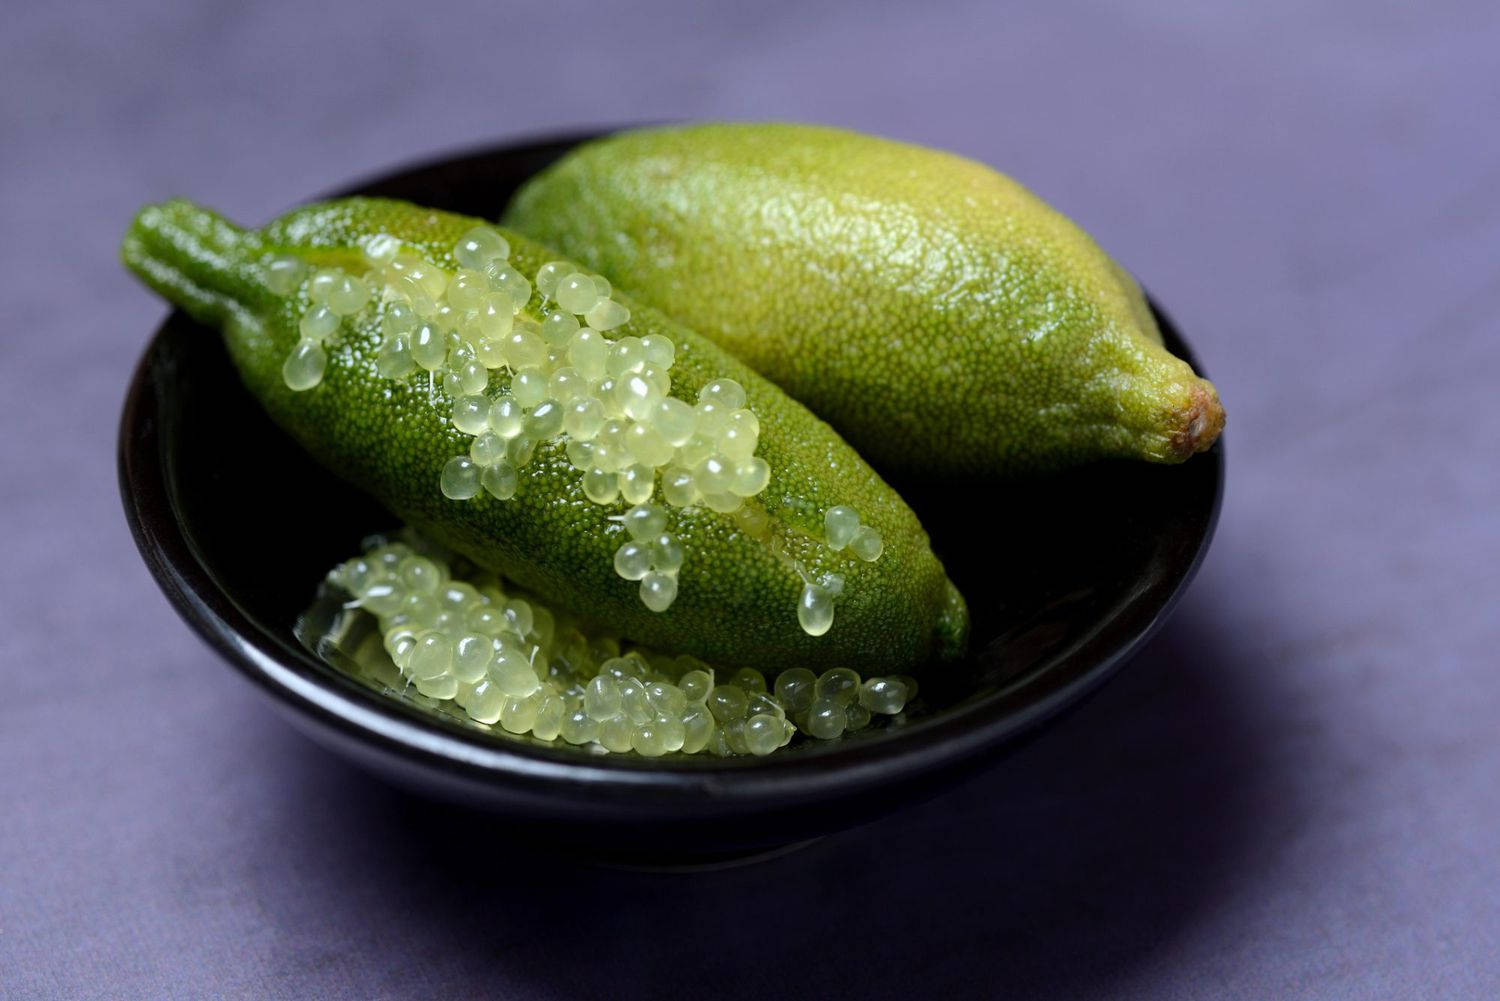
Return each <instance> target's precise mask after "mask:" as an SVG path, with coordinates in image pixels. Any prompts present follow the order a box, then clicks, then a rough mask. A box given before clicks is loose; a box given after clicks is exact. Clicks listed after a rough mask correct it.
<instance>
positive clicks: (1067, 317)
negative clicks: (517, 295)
mask: <svg viewBox="0 0 1500 1001" xmlns="http://www.w3.org/2000/svg"><path fill="white" fill-rule="evenodd" d="M505 221H506V223H507V224H508V225H510V226H513V227H514V228H516V229H519V230H521V231H522V232H525V233H528V234H530V235H531V236H534V237H536V238H537V239H539V240H542V241H544V242H546V243H549V244H551V245H552V246H555V247H557V248H559V249H560V250H562V251H564V252H565V253H568V254H570V255H572V256H573V257H575V258H576V259H578V260H579V261H581V262H583V263H585V264H587V265H588V266H590V267H592V268H596V269H598V270H599V271H601V272H603V273H604V274H605V275H607V276H609V277H610V278H611V279H613V280H614V281H617V282H619V283H620V284H621V285H622V286H623V287H625V288H626V289H628V290H629V291H630V292H631V294H632V295H634V296H636V297H637V298H638V299H639V300H640V301H643V302H647V303H650V304H651V305H654V306H656V307H657V308H659V309H662V310H664V311H666V312H668V313H670V314H671V315H673V316H674V317H676V318H677V319H679V320H681V321H683V322H684V323H686V324H687V325H689V326H691V327H692V328H694V329H695V330H697V331H698V332H700V333H702V334H703V335H705V336H707V337H710V338H712V339H713V340H714V341H715V342H717V343H718V344H719V345H721V346H723V347H725V348H727V349H729V350H730V351H731V352H733V353H734V354H735V355H737V356H738V357H740V358H742V359H744V360H745V361H746V362H747V363H748V364H749V365H750V366H751V367H753V368H754V369H756V371H758V372H760V373H761V374H763V375H765V376H766V377H767V378H769V379H771V380H772V381H773V382H775V383H777V384H778V385H779V386H781V387H782V388H783V389H785V390H786V391H787V392H788V393H790V394H791V395H792V396H794V397H796V398H797V399H798V400H800V401H802V402H803V403H805V404H807V405H808V406H809V407H811V408H812V409H813V410H814V411H816V412H817V413H818V414H819V415H820V416H822V417H823V418H824V419H825V420H827V421H829V422H830V423H831V424H833V425H834V427H836V428H837V429H838V430H839V431H840V433H841V434H843V435H844V436H845V437H846V438H847V439H848V440H849V441H850V442H851V443H853V444H854V445H855V447H857V448H858V449H859V450H860V453H861V454H862V455H864V456H865V457H866V458H868V459H870V460H871V461H872V462H873V463H875V465H876V466H877V467H879V468H882V469H887V470H892V471H915V472H924V473H940V474H966V475H975V474H977V475H981V476H987V475H997V474H999V475H1004V474H1014V473H1023V472H1034V471H1041V470H1048V469H1055V468H1059V467H1062V466H1067V465H1071V464H1076V463H1081V462H1087V461H1090V460H1094V459H1101V458H1118V457H1124V458H1139V459H1147V460H1151V461H1155V462H1178V461H1181V460H1183V459H1185V458H1187V457H1188V456H1190V455H1192V454H1193V453H1194V452H1197V451H1202V450H1204V449H1206V448H1208V447H1209V446H1210V445H1211V444H1212V443H1213V441H1214V440H1215V439H1216V438H1217V436H1218V434H1219V431H1220V430H1221V428H1222V427H1223V423H1224V411H1223V408H1222V406H1221V405H1220V403H1219V399H1218V394H1217V392H1216V391H1215V390H1214V387H1213V386H1212V385H1211V384H1210V383H1209V382H1207V381H1206V380H1204V379H1202V378H1199V377H1198V376H1197V375H1195V374H1194V373H1193V371H1192V369H1191V368H1190V367H1189V366H1188V365H1187V364H1186V363H1185V362H1183V361H1182V360H1181V359H1178V358H1176V357H1174V356H1173V355H1171V354H1170V353H1169V352H1168V351H1166V349H1165V348H1163V347H1162V344H1161V336H1160V333H1159V332H1158V330H1157V328H1156V324H1155V322H1154V320H1153V319H1152V315H1151V311H1150V309H1149V308H1148V307H1147V305H1146V302H1145V300H1144V298H1143V296H1142V295H1141V292H1140V289H1139V288H1138V287H1137V286H1136V284H1135V282H1134V281H1133V280H1132V279H1131V278H1130V276H1129V275H1127V274H1126V273H1125V272H1124V271H1123V270H1122V269H1121V268H1120V267H1119V266H1117V265H1116V264H1115V263H1114V262H1113V261H1112V260H1111V259H1110V258H1109V257H1108V256H1107V255H1106V254H1105V253H1104V252H1103V251H1102V250H1100V249H1099V247H1098V246H1097V245H1096V244H1095V243H1094V241H1093V240H1091V239H1090V238H1089V237H1088V236H1087V235H1086V234H1085V233H1084V232H1083V231H1082V230H1080V229H1079V228H1078V227H1077V226H1075V225H1074V224H1073V223H1071V222H1070V221H1069V220H1067V219H1066V218H1064V217H1063V216H1062V215H1061V214H1059V213H1058V212H1056V211H1054V210H1053V209H1051V208H1050V207H1048V206H1047V205H1046V204H1044V203H1043V202H1042V201H1041V200H1040V199H1038V198H1036V197H1035V196H1034V195H1032V194H1031V193H1030V192H1028V191H1027V190H1026V189H1025V188H1023V187H1021V186H1020V185H1019V184H1017V183H1015V182H1014V181H1012V180H1010V179H1009V178H1007V177H1005V176H1003V175H1001V174H999V173H997V172H995V171H994V170H991V169H990V168H988V167H985V166H983V165H981V164H978V163H974V162H972V161H969V160H965V159H963V158H961V157H957V156H953V155H951V154H947V153H942V152H937V151H934V150H929V149H924V148H921V147H917V146H911V145H906V144H902V143H896V142H890V141H887V140H883V139H877V138H874V137H871V136H865V135H859V134H856V133H852V132H845V131H840V130H837V129H829V128H820V127H814V126H805V125H785V124H737V125H695V126H689V127H678V128H658V129H646V130H640V131H633V132H625V133H621V134H618V135H615V136H611V137H608V138H605V139H602V140H599V141H596V142H592V143H588V144H586V145H584V146H582V147H580V148H579V149H577V150H575V151H574V152H572V153H571V154H569V155H568V156H566V157H565V158H563V160H561V161H560V162H559V163H557V164H556V165H554V166H553V167H551V168H550V169H549V170H547V171H545V172H543V173H542V174H541V175H539V176H538V177H537V178H535V179H533V180H532V181H531V182H530V183H529V184H528V185H527V186H526V187H524V188H523V189H522V190H521V192H520V193H519V194H518V195H517V197H516V198H515V200H514V202H513V203H512V205H511V206H510V208H509V211H508V212H507V214H506V216H505Z"/></svg>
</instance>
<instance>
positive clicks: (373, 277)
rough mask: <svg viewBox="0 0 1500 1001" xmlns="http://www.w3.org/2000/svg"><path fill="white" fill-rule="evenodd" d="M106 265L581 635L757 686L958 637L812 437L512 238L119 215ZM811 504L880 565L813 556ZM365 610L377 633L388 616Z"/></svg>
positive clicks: (866, 487) (168, 207)
mask: <svg viewBox="0 0 1500 1001" xmlns="http://www.w3.org/2000/svg"><path fill="white" fill-rule="evenodd" d="M122 256H123V258H124V261H125V263H126V264H127V265H128V266H129V267H130V268H131V269H132V270H134V271H135V272H136V273H137V274H138V275H139V276H140V277H141V278H142V279H144V280H145V281H146V282H147V283H148V284H149V285H151V286H152V287H153V288H155V289H156V290H157V291H159V292H161V293H162V294H163V295H164V296H166V297H167V298H168V299H170V300H171V301H173V302H175V303H177V304H178V305H180V306H182V307H183V308H184V309H186V310H187V311H188V312H189V313H190V314H192V315H193V316H194V317H195V318H196V319H198V320H199V321H201V322H203V323H206V324H210V325H215V326H220V327H222V328H223V332H224V340H225V344H226V345H227V347H228V350H229V354H230V356H231V358H232V359H233V361H234V363H235V365H236V366H237V368H238V369H239V372H240V375H241V377H242V379H243V381H244V383H245V385H246V386H247V387H248V388H249V390H250V391H251V393H252V394H253V395H254V396H255V397H256V398H257V399H258V400H259V401H260V403H261V404H262V405H263V407H264V408H265V410H266V412H267V413H268V414H269V415H270V416H271V417H272V418H273V419H274V420H275V421H276V422H277V423H278V424H280V425H281V426H282V427H283V428H284V429H286V430H287V431H288V432H289V433H290V434H291V436H292V437H293V438H295V439H296V440H297V441H298V442H300V443H301V445H302V446H303V447H305V448H306V449H307V450H308V451H309V452H310V453H311V454H312V455H313V456H315V457H316V458H317V459H319V460H320V461H321V462H323V463H324V464H325V465H326V466H328V467H329V468H331V469H332V470H334V471H335V472H337V473H339V474H341V475H342V476H344V477H345V478H347V479H348V480H350V481H351V482H353V483H354V484H356V485H357V486H359V487H361V488H363V489H364V490H366V491H368V492H369V493H371V494H372V495H374V496H375V497H377V498H378V499H379V500H381V501H382V502H383V503H384V504H385V505H386V506H387V507H388V508H389V509H390V510H391V511H392V512H393V513H394V514H396V515H397V516H399V517H400V518H401V519H402V520H404V521H407V522H409V523H410V524H412V525H414V526H417V527H418V528H420V529H421V530H422V531H423V532H424V533H426V534H427V535H429V536H430V537H432V538H434V539H435V540H436V541H438V542H440V543H442V544H444V545H446V546H448V547H450V548H451V549H453V550H454V551H457V552H459V553H461V554H463V555H465V556H467V557H469V558H470V559H472V560H473V561H474V562H475V563H477V564H479V565H480V566H482V567H486V568H488V569H490V570H492V571H495V572H497V573H503V574H504V575H506V576H507V577H508V578H510V579H511V580H514V581H516V582H517V583H518V584H519V585H521V586H523V587H525V588H527V589H528V590H530V591H532V592H534V593H536V594H537V595H539V596H541V597H543V598H545V599H546V600H548V601H552V602H555V603H557V604H558V605H559V606H561V607H564V608H566V609H569V610H570V611H572V612H573V613H574V614H577V615H579V616H581V617H582V618H583V619H584V620H585V621H592V622H596V623H604V624H607V625H608V626H609V628H610V629H611V630H613V631H614V632H615V633H616V634H618V635H624V636H626V637H629V638H630V639H633V640H635V641H637V642H640V643H646V644H650V645H652V646H654V647H657V648H660V649H664V650H669V651H681V652H687V653H691V654H694V655H696V656H700V657H704V658H707V659H710V660H713V661H714V662H715V663H718V664H723V665H726V666H745V667H757V668H762V669H773V670H774V669H780V668H781V667H784V666H787V665H788V664H789V663H790V664H794V665H795V664H806V665H809V666H814V667H818V666H824V667H827V666H837V665H840V664H847V663H858V664H860V665H861V668H862V669H864V670H869V671H871V672H875V671H876V670H879V669H889V670H894V669H898V668H901V667H904V666H908V665H911V664H915V663H917V662H920V661H923V660H925V659H927V658H929V657H933V656H939V657H942V656H952V655H954V654H955V653H956V652H957V651H958V650H959V649H960V648H961V646H962V644H963V639H964V632H965V630H966V626H967V618H966V613H965V611H964V608H963V603H962V599H961V598H959V596H958V594H957V592H956V590H955V589H954V588H953V586H952V585H951V584H950V583H949V581H948V579H947V576H946V575H945V573H944V571H943V568H942V565H941V564H940V563H939V562H938V560H937V558H936V557H935V556H934V555H933V553H932V551H931V549H930V548H929V546H928V541H927V536H926V533H925V532H924V531H923V530H922V527H921V525H920V524H919V522H918V521H917V518H916V516H915V515H914V514H913V513H912V511H911V510H910V509H909V508H908V507H907V506H906V505H905V504H904V503H903V502H902V501H901V499H900V497H898V496H897V495H896V493H895V492H894V491H893V490H892V489H891V488H890V487H889V486H887V485H886V484H885V483H884V482H883V481H882V480H881V479H880V477H879V476H878V475H877V474H876V473H875V472H874V471H872V470H871V469H870V467H869V466H868V465H866V464H865V463H864V462H863V461H862V460H861V459H860V457H859V456H858V455H856V454H855V452H854V451H853V449H852V448H850V446H849V445H847V444H846V443H845V442H844V441H843V440H842V439H840V438H839V437H838V435H837V434H836V433H834V432H833V431H832V429H830V428H829V427H828V426H827V425H826V424H824V423H823V422H822V421H820V420H819V419H818V418H816V417H815V416H813V414H811V413H810V412H809V411H807V410H806V409H805V408H804V407H802V406H801V405H800V404H798V403H796V402H795V401H793V400H791V399H790V398H789V397H787V396H786V395H785V394H784V393H782V392H781V391H780V390H778V389H777V388H776V387H775V386H773V385H771V384H770V383H769V382H767V381H766V380H765V379H763V378H761V377H760V376H758V375H756V374H755V373H754V372H753V371H751V370H750V369H749V368H747V367H746V366H745V365H744V364H742V363H741V362H739V361H737V360H736V359H734V358H733V357H732V356H730V355H729V354H727V353H726V352H724V351H723V350H722V349H720V348H718V347H716V346H714V345H713V344H711V343H709V342H708V341H706V340H704V339H703V338H701V337H699V336H698V335H696V334H694V333H693V332H691V331H690V330H687V329H685V328H683V327H682V326H680V325H678V324H676V323H674V322H672V321H670V320H668V319H667V318H666V317H664V316H662V315H661V314H659V313H657V312H656V311H654V310H652V309H649V308H645V307H640V306H637V305H636V304H634V303H632V302H630V301H629V300H627V299H625V298H624V297H622V296H620V295H618V294H617V293H615V292H614V291H613V290H612V289H611V288H610V287H609V284H608V283H607V282H605V281H604V280H603V279H602V278H599V277H598V276H597V275H594V274H592V273H590V272H587V271H583V270H580V269H579V268H577V267H574V266H572V265H570V264H568V263H567V262H565V261H562V260H560V259H559V258H558V256H557V255H556V254H554V253H552V252H550V251H548V250H546V249H545V248H543V247H541V246H539V245H537V244H535V243H533V242H532V241H531V240H529V239H527V238H525V237H523V236H520V235H518V234H514V233H509V232H505V231H502V230H499V229H496V228H494V227H490V226H486V225H481V224H479V222H478V221H477V220H474V219H471V218H467V217H463V216H458V215H452V214H448V213H443V212H435V211H431V210H428V209H425V208H421V207H418V206H414V205H410V204H407V203H402V202H394V201H386V200H378V199H350V200H343V201H335V202H327V203H322V204H318V205H312V206H308V207H306V208H302V209H298V210H297V211H294V212H292V213H290V214H289V215H286V216H283V217H282V218H280V219H278V220H276V221H274V222H272V223H271V224H270V225H268V226H266V227H265V228H263V229H259V230H246V229H242V228H240V227H238V226H235V225H233V224H231V223H229V222H227V221H225V220H224V219H222V218H220V217H219V216H217V215H215V214H213V213H212V212H209V211H207V210H205V209H202V208H200V207H198V206H196V205H193V204H191V203H188V202H183V201H173V202H167V203H164V204H160V205H152V206H148V207H146V208H144V209H142V210H141V212H140V213H139V214H138V215H137V217H136V219H135V220H134V222H133V223H132V225H131V227H130V230H129V232H128V233H127V235H126V238H125V241H124V245H123V248H122ZM255 458H256V457H253V456H246V457H245V461H255ZM185 461H191V457H190V456H189V457H186V459H185ZM264 475H266V476H268V477H275V476H277V470H276V469H275V468H274V466H268V467H267V468H266V469H265V471H264ZM285 498H286V500H285V502H286V504H288V505H289V506H292V507H295V506H296V505H297V504H298V503H299V500H298V496H297V484H296V483H294V482H288V483H286V484H285ZM836 507H851V508H853V509H855V510H856V511H857V512H858V514H859V517H860V519H861V524H864V525H868V526H870V527H871V528H872V529H873V530H874V532H875V533H877V535H878V537H879V539H880V540H881V542H882V551H880V552H875V551H874V549H873V548H869V547H867V548H866V549H865V550H862V551H861V550H857V549H856V547H853V546H846V547H843V548H835V547H834V546H832V545H830V544H829V541H828V539H827V538H826V531H825V524H824V522H825V517H826V512H828V511H829V510H831V509H833V508H836ZM305 517H307V518H312V519H332V518H337V517H338V512H336V511H317V510H308V511H306V512H305ZM412 586H413V587H416V588H417V589H418V590H419V591H420V589H421V587H423V586H425V585H423V584H422V583H421V582H420V581H418V582H416V583H415V584H412ZM377 590H378V589H377ZM386 591H390V593H386ZM367 600H368V601H369V603H370V607H371V608H372V610H374V611H375V612H377V614H382V615H385V614H397V613H399V611H400V610H399V609H396V608H386V607H385V604H386V603H390V602H396V601H398V600H406V599H404V598H399V597H398V595H397V594H396V592H395V591H391V590H390V589H386V590H385V591H379V593H372V594H371V595H369V596H367ZM411 600H413V601H414V602H415V603H416V604H418V605H423V607H424V608H426V604H430V602H426V603H424V599H422V596H421V595H420V594H418V595H417V596H416V597H414V598H412V599H411ZM433 600H437V599H436V598H434V599H433ZM809 609H811V616H810V617H809ZM426 611H427V612H431V609H426ZM438 652H441V651H438Z"/></svg>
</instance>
